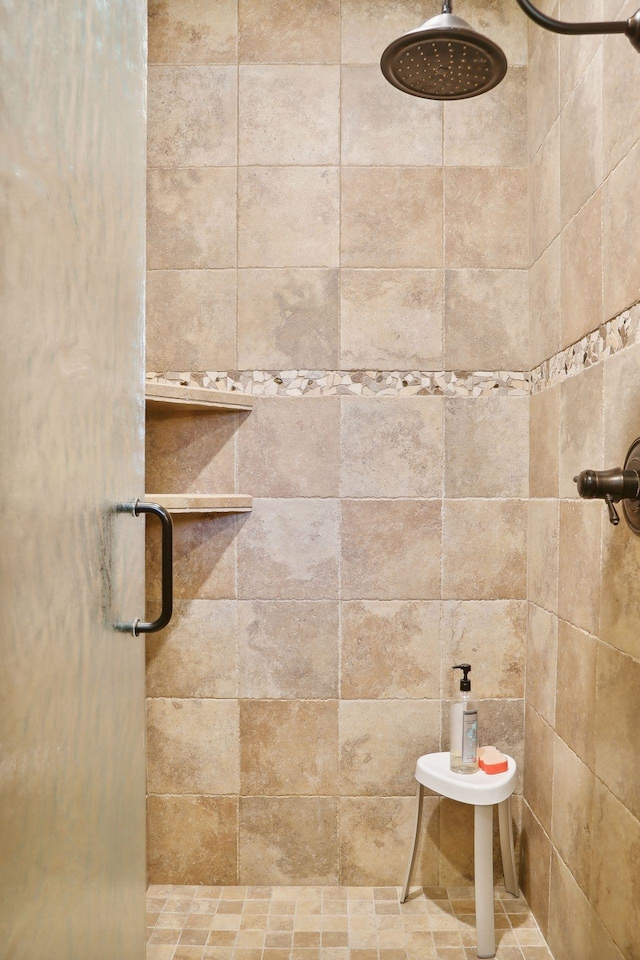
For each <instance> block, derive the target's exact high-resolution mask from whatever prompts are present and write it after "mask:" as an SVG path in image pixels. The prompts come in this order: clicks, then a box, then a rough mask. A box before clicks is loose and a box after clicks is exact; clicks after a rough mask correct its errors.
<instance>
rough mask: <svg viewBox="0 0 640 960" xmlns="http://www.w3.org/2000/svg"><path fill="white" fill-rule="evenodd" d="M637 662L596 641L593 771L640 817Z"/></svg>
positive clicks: (639, 668) (639, 666)
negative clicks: (596, 673) (596, 674)
mask: <svg viewBox="0 0 640 960" xmlns="http://www.w3.org/2000/svg"><path fill="white" fill-rule="evenodd" d="M639 683H640V663H638V661H637V660H633V659H632V658H631V657H627V656H625V655H624V654H623V653H619V652H618V651H617V650H613V649H612V648H611V647H609V646H607V644H605V643H600V644H598V680H597V696H596V698H595V717H594V720H593V723H594V726H595V772H596V774H597V776H598V777H600V779H601V780H602V781H603V782H604V783H605V784H606V785H607V786H608V787H609V789H610V790H611V791H612V793H614V794H615V795H616V797H618V799H619V800H622V802H623V803H624V805H625V806H626V807H627V809H628V810H630V811H631V813H633V814H634V816H635V817H638V818H640V751H638V745H637V726H638V689H639V686H638V685H639Z"/></svg>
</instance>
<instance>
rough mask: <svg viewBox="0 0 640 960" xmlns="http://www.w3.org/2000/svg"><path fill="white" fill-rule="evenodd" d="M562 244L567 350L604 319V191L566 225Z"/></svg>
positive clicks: (565, 342)
mask: <svg viewBox="0 0 640 960" xmlns="http://www.w3.org/2000/svg"><path fill="white" fill-rule="evenodd" d="M560 242H561V250H562V301H561V317H562V346H563V347H566V346H569V344H571V343H575V342H576V340H579V339H580V338H581V337H584V336H585V334H587V333H590V332H591V331H592V330H595V328H596V327H597V326H598V324H599V322H600V318H601V317H602V191H601V190H597V191H596V193H595V194H594V195H593V196H592V197H591V198H590V199H589V200H588V201H587V203H585V205H584V207H582V209H581V210H580V211H579V212H578V213H577V214H576V216H575V217H574V218H573V220H571V221H570V222H569V223H568V224H567V226H566V228H565V230H563V231H562V235H561V241H560ZM578 379H579V378H578Z"/></svg>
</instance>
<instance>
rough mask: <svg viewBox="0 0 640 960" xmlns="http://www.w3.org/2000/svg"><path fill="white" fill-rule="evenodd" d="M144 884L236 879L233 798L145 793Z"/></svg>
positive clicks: (235, 831) (235, 814)
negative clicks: (146, 868) (146, 869)
mask: <svg viewBox="0 0 640 960" xmlns="http://www.w3.org/2000/svg"><path fill="white" fill-rule="evenodd" d="M147 836H148V841H147V843H148V863H149V883H188V884H192V883H198V884H218V883H225V884H227V883H229V884H233V883H236V880H237V866H238V864H237V849H238V801H237V799H236V798H235V797H153V796H152V797H149V801H148V829H147Z"/></svg>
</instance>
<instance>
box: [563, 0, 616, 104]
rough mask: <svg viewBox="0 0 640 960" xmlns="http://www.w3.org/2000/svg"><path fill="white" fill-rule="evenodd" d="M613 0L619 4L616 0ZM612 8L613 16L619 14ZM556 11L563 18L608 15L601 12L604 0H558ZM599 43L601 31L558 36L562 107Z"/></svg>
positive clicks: (598, 18) (600, 17) (590, 18)
mask: <svg viewBox="0 0 640 960" xmlns="http://www.w3.org/2000/svg"><path fill="white" fill-rule="evenodd" d="M614 3H616V4H617V5H618V7H619V6H620V4H619V3H618V0H614ZM618 12H619V11H618V10H617V9H616V10H615V12H613V18H614V19H615V18H616V17H617V15H618ZM558 15H559V17H560V18H561V19H562V20H568V21H571V20H573V21H574V22H576V21H585V20H587V21H589V20H590V21H594V20H595V21H598V20H603V19H609V17H608V14H605V13H604V12H603V0H558ZM601 43H602V35H600V36H599V35H598V34H595V35H591V36H589V35H588V34H587V35H582V36H562V35H560V36H559V39H558V65H559V74H560V76H559V79H560V105H561V107H564V106H565V105H566V103H567V101H568V99H569V97H570V96H571V93H572V92H573V90H574V88H575V87H576V85H577V84H578V83H579V81H580V79H581V77H582V75H583V74H584V72H585V70H586V68H587V67H588V65H589V63H590V62H591V60H592V59H593V57H594V56H595V54H596V53H597V51H598V47H599V46H600V45H601Z"/></svg>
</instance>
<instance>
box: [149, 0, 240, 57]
mask: <svg viewBox="0 0 640 960" xmlns="http://www.w3.org/2000/svg"><path fill="white" fill-rule="evenodd" d="M236 8H237V0H216V2H215V3H214V4H212V3H210V2H209V0H171V3H167V2H166V0H149V63H198V64H199V63H235V60H236V19H237V18H236Z"/></svg>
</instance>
